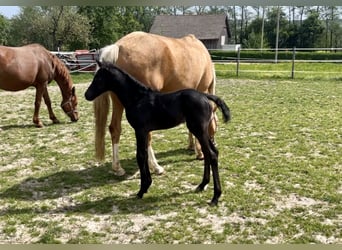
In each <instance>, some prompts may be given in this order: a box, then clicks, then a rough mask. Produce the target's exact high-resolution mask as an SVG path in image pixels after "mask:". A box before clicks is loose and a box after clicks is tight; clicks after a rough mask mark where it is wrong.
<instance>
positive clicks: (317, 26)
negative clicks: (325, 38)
mask: <svg viewBox="0 0 342 250" xmlns="http://www.w3.org/2000/svg"><path fill="white" fill-rule="evenodd" d="M323 31H324V28H323V25H322V21H321V20H320V19H319V13H318V12H317V11H315V10H312V11H310V14H309V16H308V18H307V19H305V20H304V21H303V24H302V26H301V27H300V28H299V33H300V34H301V38H302V39H301V46H302V47H303V48H313V47H316V44H317V43H316V41H317V40H319V38H320V37H321V35H322V34H323Z"/></svg>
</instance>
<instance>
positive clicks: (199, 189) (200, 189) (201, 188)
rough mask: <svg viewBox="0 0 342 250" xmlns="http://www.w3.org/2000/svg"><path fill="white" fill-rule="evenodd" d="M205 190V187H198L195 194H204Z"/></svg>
mask: <svg viewBox="0 0 342 250" xmlns="http://www.w3.org/2000/svg"><path fill="white" fill-rule="evenodd" d="M203 190H204V187H201V186H198V187H197V188H196V189H195V193H199V192H202V191H203Z"/></svg>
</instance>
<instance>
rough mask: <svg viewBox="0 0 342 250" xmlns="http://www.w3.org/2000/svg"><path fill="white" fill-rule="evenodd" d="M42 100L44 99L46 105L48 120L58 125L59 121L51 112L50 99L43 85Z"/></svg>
mask: <svg viewBox="0 0 342 250" xmlns="http://www.w3.org/2000/svg"><path fill="white" fill-rule="evenodd" d="M43 98H44V102H45V104H46V107H47V108H48V111H49V117H50V119H51V120H52V122H53V123H55V124H56V123H59V120H58V119H57V118H56V116H55V114H54V113H53V111H52V107H51V99H50V96H49V93H48V90H47V85H45V87H44V92H43Z"/></svg>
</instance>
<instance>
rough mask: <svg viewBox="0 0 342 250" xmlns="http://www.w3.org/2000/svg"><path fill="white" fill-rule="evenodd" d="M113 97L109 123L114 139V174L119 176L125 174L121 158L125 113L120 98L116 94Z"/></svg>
mask: <svg viewBox="0 0 342 250" xmlns="http://www.w3.org/2000/svg"><path fill="white" fill-rule="evenodd" d="M110 96H111V98H112V105H113V110H112V120H111V123H110V125H109V132H110V135H111V139H112V150H113V161H112V168H113V171H114V174H115V175H117V176H123V175H125V173H126V172H125V170H124V169H123V168H122V167H121V164H120V158H119V141H120V134H121V119H122V113H123V106H122V104H121V102H120V101H119V100H118V98H117V97H116V95H114V94H112V93H111V94H110Z"/></svg>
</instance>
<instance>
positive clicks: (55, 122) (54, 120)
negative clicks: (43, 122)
mask: <svg viewBox="0 0 342 250" xmlns="http://www.w3.org/2000/svg"><path fill="white" fill-rule="evenodd" d="M52 123H53V124H59V123H61V122H60V121H59V120H58V119H53V120H52Z"/></svg>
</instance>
